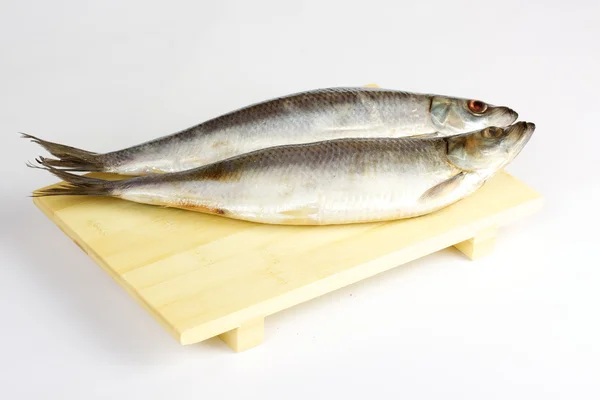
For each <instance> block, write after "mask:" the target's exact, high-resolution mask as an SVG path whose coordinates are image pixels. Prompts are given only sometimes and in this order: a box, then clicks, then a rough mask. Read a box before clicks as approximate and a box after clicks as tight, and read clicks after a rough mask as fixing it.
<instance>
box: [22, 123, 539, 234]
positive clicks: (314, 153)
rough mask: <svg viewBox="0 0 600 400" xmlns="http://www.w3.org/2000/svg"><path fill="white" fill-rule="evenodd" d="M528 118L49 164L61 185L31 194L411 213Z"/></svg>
mask: <svg viewBox="0 0 600 400" xmlns="http://www.w3.org/2000/svg"><path fill="white" fill-rule="evenodd" d="M534 130H535V124H533V123H530V122H518V123H516V124H513V125H511V126H509V127H505V128H500V127H487V128H485V129H482V130H479V131H475V132H470V133H465V134H457V135H452V136H447V137H440V138H345V139H336V140H330V141H321V142H313V143H307V144H299V145H284V146H276V147H270V148H266V149H260V150H257V151H254V152H251V153H246V154H243V155H240V156H236V157H232V158H229V159H227V160H224V161H220V162H216V163H213V164H209V165H206V166H203V167H199V168H196V169H192V170H188V171H182V172H174V173H167V174H155V175H146V176H138V177H131V178H128V179H124V180H118V181H108V180H103V179H97V178H91V177H88V176H81V175H77V174H73V173H71V172H67V171H62V170H60V169H56V168H53V167H45V166H38V167H39V168H42V169H47V170H49V171H50V172H51V173H53V174H55V175H56V176H57V177H59V178H61V179H63V180H64V181H66V184H63V185H61V186H57V187H50V188H46V189H42V190H40V191H38V192H34V194H33V195H34V196H58V195H75V196H79V195H83V196H112V197H116V198H120V199H124V200H128V201H133V202H137V203H143V204H150V205H157V206H166V207H174V208H180V209H185V210H192V211H196V212H202V213H207V214H213V215H219V216H222V217H228V218H233V219H239V220H245V221H252V222H258V223H264V224H275V225H340V224H351V223H361V222H376V221H387V220H397V219H403V218H411V217H416V216H421V215H425V214H428V213H431V212H434V211H437V210H440V209H442V208H444V207H447V206H449V205H451V204H453V203H455V202H457V201H459V200H461V199H463V198H464V197H466V196H468V195H470V194H472V193H473V192H474V191H476V190H477V189H478V188H480V187H481V186H482V185H483V184H485V182H486V181H487V180H488V179H489V178H490V177H491V176H493V175H494V174H495V173H496V172H497V171H499V170H500V169H502V168H504V167H505V166H506V165H507V164H508V163H510V162H511V161H512V160H513V159H514V158H515V157H516V156H517V155H518V154H519V153H520V152H521V150H522V149H523V147H524V146H525V144H526V143H527V142H528V141H529V139H530V137H531V136H532V134H533V131H534Z"/></svg>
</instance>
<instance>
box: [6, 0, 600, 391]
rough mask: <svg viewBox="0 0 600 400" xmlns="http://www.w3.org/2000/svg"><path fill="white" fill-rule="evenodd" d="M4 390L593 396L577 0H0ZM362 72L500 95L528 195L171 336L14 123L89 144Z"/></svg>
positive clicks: (354, 81)
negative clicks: (69, 230) (484, 249)
mask: <svg viewBox="0 0 600 400" xmlns="http://www.w3.org/2000/svg"><path fill="white" fill-rule="evenodd" d="M0 4H1V6H0V140H1V142H0V149H1V150H2V152H1V157H0V163H1V168H0V174H1V178H2V188H3V189H2V195H1V197H0V201H1V207H0V213H1V216H0V224H1V225H0V316H1V318H0V398H3V399H15V398H19V399H71V398H72V399H106V398H119V399H121V398H131V399H133V398H146V399H167V398H168V399H178V398H181V399H184V398H185V399H188V398H189V399H192V398H193V399H219V398H238V399H239V398H260V399H306V398H332V399H338V398H339V399H348V398H367V399H381V398H406V399H450V398H452V399H533V398H540V399H563V398H564V399H567V398H568V399H598V398H600V317H599V316H600V311H599V309H600V261H599V259H598V254H599V253H598V246H599V244H598V239H600V235H599V233H598V227H599V226H600V225H599V223H600V220H599V212H598V207H599V200H600V196H599V192H600V190H599V178H598V175H599V173H600V168H599V167H600V162H599V155H598V153H599V150H600V139H598V137H599V136H600V128H599V121H600V96H599V89H600V85H599V83H600V79H599V75H600V58H599V57H600V56H599V54H600V45H599V42H600V6H599V4H600V3H598V2H597V1H593V0H590V1H498V2H487V1H481V0H479V1H455V2H453V1H417V0H415V1H400V0H395V1H389V2H384V1H361V2H354V3H353V2H350V1H338V2H327V1H323V0H321V1H315V2H309V1H299V0H295V1H281V0H279V1H269V2H267V1H247V2H243V1H238V2H233V1H211V2H201V1H189V2H178V1H169V2H167V1H163V2H154V1H141V0H140V1H116V0H115V1H96V2H92V1H81V0H72V1H64V0H63V1H58V0H55V1H34V2H32V1H23V0H20V1H6V0H5V1H3V2H2V3H0ZM370 82H375V83H378V84H379V85H381V86H383V87H387V88H393V89H403V90H410V91H417V92H434V93H440V94H447V95H454V96H461V97H469V98H480V99H482V100H485V101H489V102H491V103H495V104H507V105H509V106H511V107H513V108H514V109H516V110H517V111H519V113H520V114H521V119H524V120H528V121H533V122H535V123H536V124H537V131H536V133H535V134H534V137H533V139H532V140H531V141H530V142H529V144H528V146H527V147H526V149H525V150H524V151H523V152H522V153H521V155H520V156H519V157H518V158H517V159H516V160H515V161H514V162H513V163H512V164H511V165H510V166H509V168H508V170H509V171H510V172H511V173H513V174H514V175H516V176H517V177H519V178H520V179H522V180H523V181H525V182H527V183H528V184H530V185H531V186H533V187H534V188H535V189H537V190H538V191H540V192H541V193H543V194H544V196H545V197H546V201H547V203H546V206H545V208H544V209H543V211H541V212H540V213H538V214H536V215H535V216H532V217H530V218H528V219H526V220H523V221H521V222H519V223H516V224H513V225H511V226H509V227H506V228H505V229H502V231H501V232H500V236H499V237H498V243H497V249H496V252H495V253H494V254H493V255H492V256H490V257H488V258H486V259H484V260H481V261H478V262H470V261H468V260H467V259H466V258H464V257H462V256H461V255H459V253H458V252H456V251H454V250H445V251H442V252H439V253H437V254H434V255H431V256H429V257H426V258H424V259H421V260H419V261H416V262H413V263H410V264H408V265H405V266H402V267H400V268H396V269H394V270H392V271H389V272H387V273H384V274H381V275H379V276H376V277H374V278H372V279H368V280H366V281H364V282H361V283H359V284H355V285H353V286H351V287H348V288H345V289H343V290H339V291H337V292H335V293H332V294H329V295H326V296H324V297H322V298H319V299H317V300H314V301H311V302H308V303H305V304H303V305H300V306H297V307H294V308H293V309H290V310H288V311H285V312H281V313H279V314H277V315H274V316H271V317H269V318H267V320H266V340H265V343H264V344H263V345H262V346H260V347H258V348H255V349H253V350H251V351H248V352H245V353H241V354H235V353H233V352H231V351H230V350H229V349H228V348H227V347H226V346H225V345H224V344H223V343H221V342H220V341H219V340H218V339H212V340H209V341H207V342H205V343H202V344H199V345H195V346H186V347H182V346H180V345H178V344H177V343H176V342H175V341H174V340H173V339H172V338H171V337H170V336H169V335H168V334H167V333H165V332H164V331H163V330H162V329H161V328H160V327H159V326H158V325H157V324H156V323H155V322H154V321H153V320H152V319H151V317H150V316H148V315H147V314H146V313H145V312H144V311H143V310H142V309H141V308H140V307H139V306H138V305H137V304H136V303H135V302H134V301H133V300H131V299H130V298H129V297H128V295H127V294H125V292H124V291H122V290H121V289H120V288H119V287H118V286H117V285H116V284H115V283H114V282H113V281H111V279H110V278H109V277H108V276H107V275H106V274H105V273H104V272H102V271H101V269H100V268H99V267H97V266H96V265H95V264H94V263H93V262H92V261H91V260H90V259H88V258H87V256H86V255H85V254H84V253H83V252H82V251H80V250H79V249H78V248H77V246H76V245H75V244H74V243H73V242H71V241H70V240H69V239H68V238H67V237H66V236H65V235H64V234H63V233H62V232H61V231H60V230H59V229H58V228H56V227H55V226H54V225H53V224H52V223H51V222H50V221H49V220H48V219H47V218H46V217H44V216H43V215H42V213H41V212H40V211H39V210H38V209H37V208H35V207H34V206H33V204H32V203H31V199H29V198H28V197H27V196H28V195H29V194H30V192H31V191H32V190H34V189H36V188H38V187H40V186H43V185H47V184H49V183H52V182H54V181H55V179H54V178H53V177H51V176H50V175H49V174H46V173H44V172H42V171H37V170H30V169H27V168H26V167H25V161H27V160H31V159H32V158H33V157H35V156H37V155H38V154H40V149H39V148H38V147H37V146H35V145H34V144H31V143H29V142H27V141H25V140H23V139H20V138H19V137H18V134H17V132H19V131H23V132H27V133H31V134H34V135H39V136H41V137H43V138H46V139H48V140H53V141H57V142H64V143H67V144H70V145H73V146H77V147H83V148H86V149H89V150H93V151H98V152H104V151H109V150H115V149H119V148H123V147H126V146H129V145H133V144H136V143H139V142H141V141H145V140H149V139H152V138H155V137H158V136H162V135H165V134H169V133H172V132H175V131H177V130H180V129H183V128H187V127H188V126H191V125H194V124H196V123H199V122H201V121H203V120H205V119H208V118H211V117H215V116H217V115H219V114H222V113H224V112H228V111H230V110H233V109H236V108H238V107H241V106H245V105H247V104H250V103H253V102H256V101H261V100H265V99H268V98H271V97H274V96H279V95H284V94H288V93H293V92H297V91H301V90H306V89H314V88H320V87H330V86H360V85H363V84H366V83H370Z"/></svg>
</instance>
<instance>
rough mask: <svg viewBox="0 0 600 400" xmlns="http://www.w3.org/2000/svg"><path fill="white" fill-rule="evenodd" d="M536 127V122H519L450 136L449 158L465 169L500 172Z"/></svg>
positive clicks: (519, 150) (448, 145)
mask: <svg viewBox="0 0 600 400" xmlns="http://www.w3.org/2000/svg"><path fill="white" fill-rule="evenodd" d="M534 130H535V124H533V123H532V122H517V123H516V124H513V125H510V126H508V127H504V128H501V127H496V126H491V127H487V128H484V129H481V130H479V131H475V132H471V133H466V134H461V135H456V136H451V137H448V138H446V143H447V149H448V160H449V161H450V162H451V163H452V164H454V165H455V166H456V167H458V168H460V169H462V170H464V171H480V170H493V171H497V170H499V169H500V168H503V167H504V166H506V165H507V164H508V163H510V162H511V161H512V160H513V159H514V158H515V157H516V156H517V155H518V154H519V153H520V152H521V150H523V147H525V145H526V144H527V142H528V141H529V139H530V138H531V135H532V134H533V131H534Z"/></svg>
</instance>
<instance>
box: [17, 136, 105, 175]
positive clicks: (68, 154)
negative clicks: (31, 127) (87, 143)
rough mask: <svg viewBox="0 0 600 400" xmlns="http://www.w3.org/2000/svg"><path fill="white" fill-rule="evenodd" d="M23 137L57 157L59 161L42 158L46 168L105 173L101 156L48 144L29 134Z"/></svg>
mask: <svg viewBox="0 0 600 400" xmlns="http://www.w3.org/2000/svg"><path fill="white" fill-rule="evenodd" d="M21 137H22V138H25V139H29V140H31V141H32V142H34V143H37V144H39V145H40V146H42V147H43V148H44V149H45V150H46V151H47V152H48V153H50V154H52V155H53V156H55V157H57V159H54V158H45V157H40V160H39V161H38V162H40V164H42V165H44V166H46V167H55V168H62V169H64V170H66V171H84V172H87V171H89V172H92V171H104V162H103V160H102V155H101V154H98V153H92V152H91V151H86V150H81V149H77V148H75V147H71V146H65V145H64V144H58V143H52V142H48V141H46V140H42V139H40V138H37V137H35V136H32V135H29V134H27V133H21Z"/></svg>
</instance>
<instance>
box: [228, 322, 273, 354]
mask: <svg viewBox="0 0 600 400" xmlns="http://www.w3.org/2000/svg"><path fill="white" fill-rule="evenodd" d="M264 337H265V319H264V318H256V319H253V320H251V321H247V322H245V323H243V324H242V325H241V326H240V327H238V328H236V329H232V330H230V331H229V332H225V333H223V334H221V335H219V338H220V339H221V340H222V341H224V342H225V343H227V345H228V346H229V347H231V348H232V349H233V350H234V351H237V352H240V351H245V350H248V349H251V348H252V347H255V346H258V345H259V344H261V343H262V342H263V339H264Z"/></svg>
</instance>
